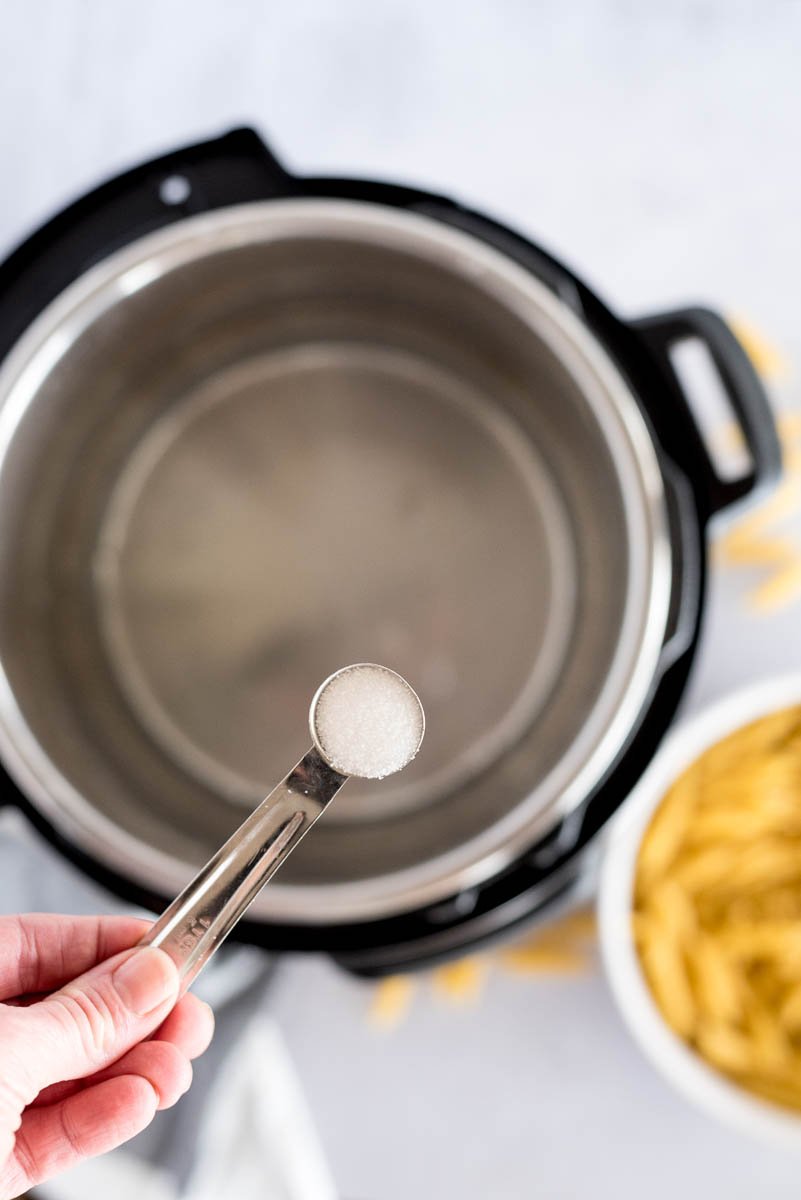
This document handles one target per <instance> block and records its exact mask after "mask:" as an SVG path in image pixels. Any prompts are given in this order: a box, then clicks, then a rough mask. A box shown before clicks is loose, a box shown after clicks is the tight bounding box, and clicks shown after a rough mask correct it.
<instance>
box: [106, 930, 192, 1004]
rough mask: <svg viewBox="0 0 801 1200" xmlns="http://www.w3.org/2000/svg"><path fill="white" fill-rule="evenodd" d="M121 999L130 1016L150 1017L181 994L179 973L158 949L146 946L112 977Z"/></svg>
mask: <svg viewBox="0 0 801 1200" xmlns="http://www.w3.org/2000/svg"><path fill="white" fill-rule="evenodd" d="M112 980H113V983H114V987H115V989H116V992H117V995H118V996H119V998H120V1000H121V1001H122V1003H123V1004H124V1005H125V1007H126V1008H127V1009H128V1011H129V1012H132V1013H135V1014H136V1016H138V1017H146V1016H147V1014H148V1013H151V1012H153V1010H154V1009H155V1008H158V1007H159V1005H161V1004H163V1003H164V1001H165V1000H170V999H171V998H172V997H173V996H175V995H177V992H178V970H177V968H176V966H175V963H174V962H173V961H172V959H171V958H170V956H169V955H168V954H166V953H165V952H164V951H163V950H160V949H159V948H158V946H143V947H142V949H141V950H135V951H134V953H133V954H132V955H131V957H130V958H126V960H125V962H123V963H120V965H119V966H118V967H117V969H116V970H115V972H114V974H113V975H112Z"/></svg>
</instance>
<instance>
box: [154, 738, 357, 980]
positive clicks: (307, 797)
mask: <svg viewBox="0 0 801 1200" xmlns="http://www.w3.org/2000/svg"><path fill="white" fill-rule="evenodd" d="M347 778H348V777H347V776H346V775H340V774H339V772H338V771H335V770H334V768H333V767H330V766H329V765H328V764H327V763H326V762H325V761H324V759H323V758H322V756H321V755H320V754H319V753H318V751H317V750H316V749H314V748H313V749H311V750H309V752H308V753H307V754H306V755H305V756H304V757H303V758H302V759H301V760H300V762H299V763H298V764H297V766H296V767H294V768H293V769H292V770H291V771H290V773H289V774H288V775H287V777H286V778H285V779H282V781H281V782H280V783H279V784H278V786H277V787H276V788H274V789H273V791H272V792H270V794H269V796H267V797H266V799H264V800H262V802H261V804H259V806H258V808H256V809H254V811H253V812H252V813H251V814H250V816H249V817H248V818H247V820H245V821H244V822H243V823H242V825H240V827H239V829H237V831H236V833H234V834H232V835H231V837H230V838H229V839H228V841H227V842H226V843H225V845H224V846H222V847H221V848H220V849H219V850H218V851H217V853H216V854H215V855H214V857H213V858H211V859H209V861H208V862H207V863H206V865H205V867H203V868H201V870H200V871H199V872H198V874H197V875H196V876H195V878H194V879H193V880H192V882H191V883H189V884H187V886H186V887H185V888H184V890H183V891H182V892H181V894H180V895H179V896H178V897H177V898H176V899H175V900H173V902H172V904H170V905H169V907H168V908H166V909H165V910H164V912H163V913H162V914H161V916H160V917H159V918H158V920H157V921H156V923H155V924H154V925H153V926H152V927H151V928H150V929H149V930H148V932H147V933H146V934H145V936H144V937H143V938H142V939H141V941H140V943H139V944H140V945H141V946H160V947H161V948H162V949H163V950H166V951H167V953H168V954H169V956H170V958H172V960H173V961H174V962H175V964H176V966H177V967H178V970H179V974H180V978H181V991H180V994H181V995H183V993H184V992H185V991H186V990H187V988H189V987H190V986H191V984H192V982H193V981H194V979H195V977H196V976H197V974H198V973H199V972H200V971H201V970H202V968H203V967H204V966H205V965H206V963H207V962H208V960H209V959H210V958H211V956H212V954H213V953H214V951H215V950H216V949H217V948H218V946H220V945H221V944H222V943H223V941H224V940H225V938H226V937H227V936H228V934H229V933H230V932H231V930H232V929H233V927H234V925H236V923H237V921H238V920H239V918H240V917H241V916H242V914H243V913H244V912H245V910H246V909H247V907H248V905H249V904H250V903H251V902H252V901H253V900H254V899H255V897H256V896H257V895H258V893H259V892H260V891H261V889H262V887H263V886H264V884H265V883H266V882H267V880H268V879H270V877H271V876H272V875H274V874H275V872H276V871H277V870H278V868H279V867H280V866H281V864H282V863H283V861H284V860H285V858H286V857H287V855H289V854H291V853H292V851H293V850H294V849H295V847H296V846H297V844H298V842H299V841H300V840H301V838H302V837H304V836H305V834H306V833H307V832H308V831H309V829H311V827H312V825H313V824H314V822H315V821H316V820H317V818H318V817H319V816H320V815H321V813H322V812H324V810H325V808H326V806H327V805H328V804H329V802H330V801H331V800H332V799H333V797H334V796H335V795H336V794H337V792H338V791H339V789H340V788H341V787H342V785H343V783H345V782H346V780H347Z"/></svg>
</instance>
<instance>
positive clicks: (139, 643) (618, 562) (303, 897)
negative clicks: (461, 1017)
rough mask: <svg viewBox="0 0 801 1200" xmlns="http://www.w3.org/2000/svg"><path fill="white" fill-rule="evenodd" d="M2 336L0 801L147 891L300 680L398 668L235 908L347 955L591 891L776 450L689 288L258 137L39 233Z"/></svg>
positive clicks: (278, 771)
mask: <svg viewBox="0 0 801 1200" xmlns="http://www.w3.org/2000/svg"><path fill="white" fill-rule="evenodd" d="M688 339H693V340H697V341H700V342H702V343H703V344H704V345H705V346H706V348H707V350H708V352H709V354H710V355H711V358H712V360H713V361H714V364H715V366H716V368H717V372H718V374H719V376H720V381H721V383H722V385H723V388H724V389H725V392H726V395H727V397H728V400H729V403H730V405H731V408H732V411H733V413H734V415H735V416H736V418H737V420H738V423H739V426H740V428H741V430H742V433H743V437H744V440H745V443H746V446H747V449H748V452H749V455H750V459H751V465H750V467H749V469H748V470H747V471H746V473H745V474H744V475H742V476H740V477H737V478H735V479H731V478H721V476H720V474H719V473H718V472H717V471H716V469H715V467H714V465H713V463H712V460H711V458H710V455H709V452H708V450H707V448H706V446H705V444H704V441H703V439H702V437H701V435H700V434H699V431H698V428H697V426H696V423H695V421H694V419H693V417H692V414H691V411H690V408H689V406H688V402H687V399H686V397H685V395H684V393H683V389H682V386H681V384H680V382H679V379H678V376H677V375H676V373H675V372H674V369H673V365H672V361H673V360H672V357H671V355H672V350H673V348H674V347H675V346H676V345H677V344H678V343H681V342H683V341H686V340H688ZM0 354H2V356H3V361H2V365H0V756H2V762H3V764H4V767H5V770H6V772H7V777H6V778H5V780H4V786H3V791H2V802H3V803H5V804H14V805H18V806H19V807H20V808H22V809H24V811H25V812H26V813H27V814H28V815H29V817H30V818H31V820H32V821H33V822H34V824H35V825H36V826H37V827H38V828H39V829H40V830H41V831H42V832H43V833H44V834H45V835H46V837H47V838H49V839H50V841H51V842H52V843H53V844H54V845H55V846H56V847H58V849H59V850H61V851H62V852H63V853H64V854H65V855H67V856H68V857H69V858H70V859H72V860H73V861H74V862H75V863H77V864H78V866H79V867H81V868H82V869H83V870H85V871H87V872H88V873H89V874H91V875H92V876H93V877H94V878H95V879H97V880H99V881H100V882H101V883H104V884H106V885H107V886H109V887H110V888H112V889H113V890H115V891H116V892H118V893H119V894H120V895H122V896H123V897H126V898H128V899H130V900H133V901H135V902H137V903H139V904H142V905H145V906H147V907H149V908H153V909H159V908H161V907H162V906H163V905H164V903H165V902H166V901H167V900H169V899H170V898H172V897H173V896H174V895H175V894H176V893H177V891H178V890H179V889H180V888H181V886H182V885H183V884H184V883H185V882H186V881H187V879H188V878H189V877H190V875H191V874H192V873H193V872H194V871H195V869H196V868H197V867H198V866H200V865H201V863H203V862H204V861H205V860H206V859H207V858H208V857H209V855H210V854H211V853H212V852H213V851H214V849H215V848H216V847H217V846H218V845H219V844H221V842H222V841H223V840H224V839H225V838H226V837H227V836H228V834H229V833H230V832H231V831H232V830H233V829H234V828H235V827H236V826H237V825H238V824H239V822H240V821H241V819H242V817H243V815H244V813H245V812H246V811H247V809H248V808H250V807H252V806H253V805H254V803H255V802H256V801H258V800H259V799H260V798H261V797H262V796H263V795H264V794H265V793H266V792H267V791H268V790H269V789H270V787H271V786H272V785H273V784H274V783H275V781H276V780H277V779H279V778H280V777H281V776H282V775H283V774H284V773H285V772H286V770H287V769H288V767H289V766H291V764H292V762H294V761H296V760H297V759H298V758H300V757H301V755H302V754H303V753H304V752H305V750H306V749H307V745H306V743H307V741H308V733H307V732H304V731H305V730H306V712H307V709H308V704H309V700H310V698H311V696H312V694H313V693H314V691H315V689H316V687H317V685H318V684H319V682H320V681H321V680H322V679H324V678H325V677H326V676H327V675H328V674H330V673H331V672H332V671H334V670H336V669H337V668H338V667H340V666H343V665H344V664H346V663H348V662H353V661H378V662H383V663H386V664H387V665H388V666H390V667H393V668H395V669H397V670H398V671H400V672H401V673H402V674H403V675H404V676H406V677H407V678H408V679H409V680H410V681H411V683H412V684H413V685H414V686H415V688H416V689H417V690H418V691H419V693H420V695H421V698H422V700H423V703H424V705H425V708H426V715H427V722H428V734H427V738H426V743H425V745H424V749H423V751H422V752H421V754H420V755H419V757H418V759H417V760H416V761H415V763H414V764H413V765H412V766H411V767H410V768H409V769H408V770H407V771H405V772H403V773H402V774H401V775H399V776H397V777H396V779H393V780H387V781H384V782H383V783H381V784H367V783H365V782H361V781H358V782H357V781H352V782H351V784H349V785H348V788H346V789H345V791H344V792H343V793H342V795H341V797H338V798H337V801H336V803H335V804H334V805H332V807H331V811H330V813H327V814H326V818H325V820H324V821H323V822H321V823H320V825H319V826H318V827H317V828H316V829H315V831H314V834H313V836H312V837H310V838H309V839H308V840H307V841H306V842H304V844H303V846H302V847H301V848H300V849H299V850H298V852H297V853H296V854H295V855H294V856H293V858H292V860H291V861H290V862H289V863H288V864H287V866H286V867H285V869H284V870H283V871H282V873H281V875H280V876H279V877H278V880H277V881H276V882H275V883H273V884H271V885H270V886H269V887H268V888H266V889H265V890H264V891H263V892H262V893H261V895H260V896H259V897H258V899H257V901H256V902H255V903H254V905H253V907H252V908H251V910H250V919H249V920H248V921H247V922H245V923H242V924H240V925H239V926H238V928H237V931H236V935H237V936H238V937H239V938H240V939H245V940H247V941H250V942H254V943H257V944H259V945H262V946H265V947H269V948H271V949H294V950H317V951H320V950H322V951H327V952H328V953H330V954H331V955H333V956H334V957H335V958H337V959H338V960H339V961H340V962H342V963H343V964H344V965H346V966H348V967H350V968H351V969H353V970H357V971H360V972H363V973H381V972H387V971H394V970H399V969H406V968H407V967H411V966H416V965H421V964H423V963H426V962H430V961H432V960H434V959H436V958H439V957H441V956H445V955H451V954H455V953H458V952H462V951H464V950H465V949H466V948H468V947H470V946H473V945H475V944H477V943H479V942H481V941H482V940H484V939H486V938H489V937H491V936H495V935H497V934H499V933H501V932H503V931H505V930H508V929H510V928H511V927H513V926H515V925H517V924H519V923H520V922H524V921H527V920H529V919H531V918H533V917H534V916H535V915H536V914H540V913H547V912H548V911H549V910H550V911H553V910H554V906H555V904H556V903H557V901H559V900H560V899H562V900H564V898H565V897H566V896H568V895H570V894H571V892H572V891H573V890H574V889H576V888H577V887H578V886H579V885H580V881H581V879H582V878H583V877H585V872H586V870H587V864H588V861H589V859H590V858H591V853H592V846H593V840H594V839H595V838H596V835H597V834H598V832H599V830H600V829H601V828H602V827H603V825H604V823H605V822H606V821H607V820H608V818H609V817H610V815H611V814H612V813H613V812H614V811H615V809H616V808H617V807H618V806H619V805H620V803H621V802H622V801H623V799H624V798H625V797H626V795H627V794H628V792H629V791H630V789H631V788H632V786H633V785H634V783H635V782H636V781H637V779H638V778H639V777H640V775H641V774H642V772H643V771H644V769H645V767H646V765H647V764H648V762H649V761H650V759H651V757H652V755H653V754H654V751H655V749H656V747H657V746H658V744H659V742H660V740H661V739H662V737H663V734H664V733H665V730H666V729H667V727H668V725H669V724H670V721H671V718H672V717H673V714H674V712H675V709H676V707H677V705H678V703H679V700H680V698H681V695H682V692H683V690H684V688H685V685H686V681H687V677H688V672H689V670H690V667H691V664H692V660H693V656H694V654H695V650H696V644H697V640H698V634H699V625H700V620H701V613H702V607H703V599H704V573H705V534H706V529H707V525H708V523H709V521H710V519H711V518H712V517H713V516H714V515H715V514H716V513H718V512H720V511H721V510H723V509H726V508H728V507H729V506H731V505H734V504H736V503H738V502H739V501H741V500H743V499H744V498H745V497H747V496H749V495H753V494H755V493H756V492H757V491H758V490H759V489H761V488H763V487H765V486H766V485H768V484H770V483H771V482H772V481H773V480H774V479H775V478H776V477H777V475H778V473H779V470H780V454H779V446H778V442H777V438H776V433H775V429H774V425H773V422H772V418H771V415H770V410H769V406H768V403H767V400H766V397H765V395H764V393H763V390H762V387H761V385H760V383H759V381H758V379H757V377H756V375H755V373H754V371H753V369H752V367H751V365H750V363H749V361H748V359H747V357H746V355H745V353H744V351H743V349H742V348H741V346H740V345H739V343H738V342H737V340H736V339H735V337H734V335H733V334H732V333H731V331H730V330H729V328H728V327H727V326H726V324H725V323H724V322H723V321H722V320H721V319H720V317H718V316H716V315H715V314H714V313H712V312H710V311H708V310H706V309H702V308H695V307H693V308H687V309H683V310H680V311H675V312H670V313H667V314H663V315H659V316H649V317H646V318H643V319H641V320H636V321H623V320H620V319H619V318H617V317H615V316H614V315H613V314H612V313H611V312H609V310H608V309H607V308H606V307H605V306H604V305H603V304H602V302H601V301H600V300H599V299H598V298H597V297H596V296H595V295H594V294H593V293H592V292H591V291H589V290H588V289H587V287H586V286H585V285H584V284H583V283H582V282H581V281H580V280H579V279H578V278H576V276H575V275H573V273H572V272H571V271H570V270H568V269H567V268H566V267H565V266H563V265H562V264H561V263H559V262H557V261H556V260H555V259H553V258H552V257H551V256H550V255H549V254H547V253H546V252H545V251H544V250H542V249H541V248H540V247H539V246H536V245H534V244H532V243H531V242H530V241H528V240H527V239H525V238H523V237H521V236H520V235H519V234H517V233H515V232H514V231H512V230H510V229H508V228H506V227H504V226H502V225H499V224H497V223H496V222H494V221H492V220H490V219H488V218H487V217H485V216H483V215H481V214H479V213H476V212H473V211H471V210H469V209H467V208H464V207H463V206H461V205H459V204H457V203H454V202H453V201H452V200H449V199H447V198H446V197H443V196H439V195H434V194H430V193H427V192H422V191H418V190H414V189H411V188H406V187H400V186H395V185H391V184H386V183H377V182H371V181H367V180H353V179H330V178H324V179H318V178H298V177H295V176H293V175H291V174H289V173H288V172H287V171H286V170H284V169H283V168H282V166H281V165H280V164H279V163H278V162H277V161H276V159H275V158H274V157H273V155H272V154H271V153H270V152H269V151H268V150H267V149H266V147H265V146H264V144H263V142H262V141H261V140H260V139H259V137H258V136H257V135H256V134H255V133H254V132H252V131H250V130H246V129H242V130H235V131H234V132H232V133H229V134H227V135H226V136H224V137H221V138H218V139H215V140H213V141H209V142H205V143H202V144H199V145H194V146H190V147H187V148H186V149H182V150H179V151H176V152H175V153H172V154H169V155H166V156H165V157H163V158H159V159H156V160H154V161H152V162H148V163H146V164H144V165H142V166H140V167H137V168H136V169H134V170H132V171H129V172H126V173H125V174H123V175H120V176H119V177H117V178H115V179H113V180H111V181H110V182H108V183H106V184H105V185H103V186H102V187H100V188H98V189H97V190H96V191H93V192H91V193H89V194H88V195H86V196H84V197H83V198H82V199H80V200H79V201H77V202H76V203H75V204H73V205H71V206H70V207H69V208H67V209H65V210H64V211H63V212H61V213H60V214H59V215H58V216H56V217H55V218H54V219H53V220H52V221H50V222H49V223H48V224H47V225H45V226H44V227H43V228H41V229H39V230H38V231H37V232H36V233H34V234H33V236H31V237H30V238H29V239H28V240H27V241H26V242H25V243H24V244H23V245H22V246H20V247H19V249H17V250H16V251H15V252H14V253H13V254H12V255H11V257H10V258H8V259H7V261H6V262H5V263H4V264H3V266H2V268H0Z"/></svg>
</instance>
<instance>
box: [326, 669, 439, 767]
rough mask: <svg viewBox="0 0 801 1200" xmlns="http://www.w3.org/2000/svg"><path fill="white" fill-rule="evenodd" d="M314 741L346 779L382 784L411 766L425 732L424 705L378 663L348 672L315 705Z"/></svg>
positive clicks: (333, 680) (336, 677) (330, 681)
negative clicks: (381, 780)
mask: <svg viewBox="0 0 801 1200" xmlns="http://www.w3.org/2000/svg"><path fill="white" fill-rule="evenodd" d="M311 715H312V720H311V724H312V736H313V737H314V741H315V743H316V745H317V748H318V749H319V750H320V752H321V754H322V755H323V757H324V758H325V760H326V762H328V763H329V764H330V765H331V766H332V767H333V768H334V770H336V771H339V772H340V774H342V775H357V776H360V777H361V778H362V779H383V778H384V776H385V775H392V774H393V773H394V772H395V771H400V770H401V769H402V768H403V767H405V766H406V764H407V763H409V762H411V760H412V759H413V758H414V756H415V754H416V753H417V751H418V750H419V748H420V742H421V741H422V739H423V733H424V730H425V717H424V715H423V706H422V704H421V703H420V701H419V699H418V698H417V695H416V693H415V692H414V691H413V690H412V688H411V687H409V684H408V683H407V682H406V680H405V679H403V678H402V676H400V675H398V674H396V672H395V671H390V670H389V668H388V667H380V666H378V665H376V664H375V663H358V664H356V665H355V666H352V667H345V668H344V669H343V670H342V671H338V672H337V673H336V674H335V675H332V676H331V678H330V679H328V680H326V682H325V683H324V684H323V686H322V687H321V688H320V691H319V692H318V693H317V696H316V697H315V700H314V703H313V705H312V714H311Z"/></svg>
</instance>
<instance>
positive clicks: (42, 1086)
mask: <svg viewBox="0 0 801 1200" xmlns="http://www.w3.org/2000/svg"><path fill="white" fill-rule="evenodd" d="M147 928H148V925H147V922H145V921H137V920H134V919H132V918H129V917H62V916H51V915H46V914H34V915H30V916H23V917H17V916H8V917H3V916H0V1200H7V1198H8V1197H12V1196H16V1195H18V1194H19V1193H20V1192H24V1191H25V1190H26V1189H27V1188H29V1187H32V1186H33V1185H34V1184H37V1183H41V1182H42V1180H44V1179H48V1178H50V1176H52V1175H55V1174H57V1173H58V1172H60V1171H64V1170H66V1169H67V1167H71V1166H74V1165H75V1164H76V1163H79V1162H81V1161H82V1160H83V1159H85V1158H91V1157H92V1156H93V1155H95V1154H103V1153H104V1152H105V1151H106V1150H111V1149H113V1148H114V1147H115V1146H119V1145H120V1144H121V1143H122V1142H125V1141H127V1140H128V1138H131V1137H133V1136H134V1134H136V1133H139V1132H140V1130H142V1129H144V1128H145V1126H147V1125H149V1124H150V1122H151V1121H152V1119H153V1117H154V1115H155V1113H156V1111H157V1110H158V1109H160V1108H170V1107H171V1105H173V1104H175V1103H176V1101H177V1100H178V1099H179V1098H180V1097H181V1096H182V1095H183V1094H184V1092H185V1091H186V1090H187V1088H188V1087H189V1085H190V1083H191V1081H192V1067H191V1065H190V1059H193V1058H196V1057H197V1056H198V1055H199V1054H202V1053H203V1051H204V1050H205V1049H206V1047H207V1046H208V1044H209V1042H210V1041H211V1035H212V1032H213V1029H214V1018H213V1016H212V1013H211V1009H210V1008H209V1007H208V1005H207V1004H203V1003H202V1001H200V1000H198V999H197V997H195V996H192V995H191V994H187V995H186V996H184V997H183V998H182V999H181V1000H180V1001H179V1002H178V1004H176V1003H175V1000H176V996H177V994H178V973H177V970H176V968H175V965H174V963H173V962H172V960H171V959H170V958H169V957H168V956H167V955H166V954H165V953H164V951H163V950H157V949H155V948H153V947H147V948H141V949H132V947H134V946H135V944H136V942H138V940H139V939H140V938H141V937H142V935H143V934H144V933H145V931H146V930H147ZM76 976H77V978H76ZM53 989H58V990H53ZM47 992H50V993H52V994H50V995H46V996H45V997H44V998H43V999H34V1001H33V1002H32V1003H28V1001H27V998H29V997H30V996H31V995H33V996H35V995H36V994H37V993H47ZM154 1030H156V1031H157V1032H156V1034H155V1036H154V1038H153V1040H152V1041H143V1040H142V1039H143V1038H146V1037H147V1036H148V1034H151V1033H153V1032H154Z"/></svg>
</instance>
